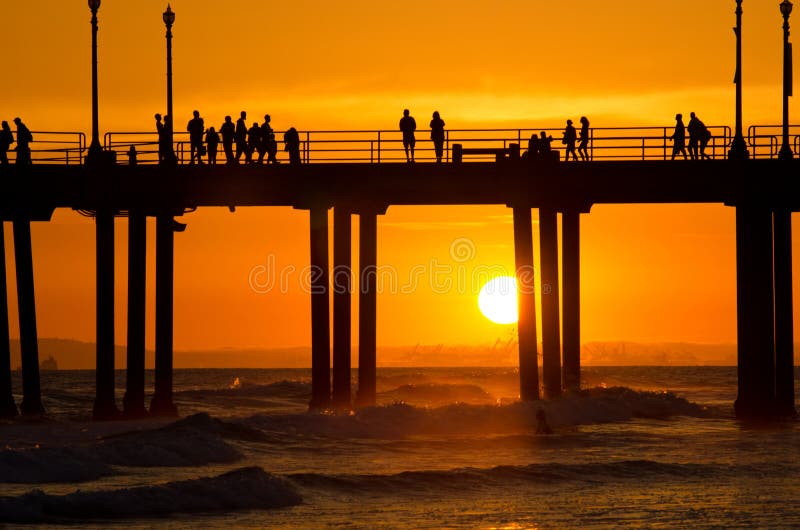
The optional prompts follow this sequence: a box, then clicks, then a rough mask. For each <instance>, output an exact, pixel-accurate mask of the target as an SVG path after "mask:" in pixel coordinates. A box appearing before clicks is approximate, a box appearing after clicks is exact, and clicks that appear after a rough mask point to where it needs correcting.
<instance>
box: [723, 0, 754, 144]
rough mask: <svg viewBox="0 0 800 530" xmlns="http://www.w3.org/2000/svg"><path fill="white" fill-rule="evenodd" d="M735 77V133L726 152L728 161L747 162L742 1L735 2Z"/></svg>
mask: <svg viewBox="0 0 800 530" xmlns="http://www.w3.org/2000/svg"><path fill="white" fill-rule="evenodd" d="M733 32H734V33H735V34H736V75H735V76H734V78H733V82H734V83H735V84H736V132H735V133H734V135H733V142H731V149H730V151H728V158H729V159H730V160H747V159H748V158H750V153H749V152H748V150H747V144H746V143H745V141H744V134H743V133H742V0H736V27H735V28H733Z"/></svg>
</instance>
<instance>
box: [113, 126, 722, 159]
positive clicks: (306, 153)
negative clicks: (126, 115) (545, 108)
mask: <svg viewBox="0 0 800 530" xmlns="http://www.w3.org/2000/svg"><path fill="white" fill-rule="evenodd" d="M709 130H710V131H711V133H712V138H711V140H710V142H709V143H708V147H707V149H706V153H707V154H708V155H709V156H711V157H712V158H715V159H721V158H724V157H725V156H726V154H727V150H728V146H729V145H730V143H731V140H732V135H731V129H730V127H728V126H712V127H709ZM672 131H673V127H671V126H670V127H613V128H612V127H595V128H592V129H590V139H589V144H588V150H589V155H590V158H591V159H592V160H669V159H670V158H671V156H672V141H671V140H670V139H669V137H670V136H671V135H672ZM541 132H545V134H546V135H547V136H550V137H552V138H553V144H552V145H553V148H554V149H557V150H559V151H560V152H561V157H562V159H563V158H564V154H565V146H564V145H563V144H562V142H561V139H562V137H563V129H562V128H558V129H555V128H547V129H448V130H446V131H445V143H444V156H443V161H445V162H447V161H450V160H451V156H452V155H451V150H452V146H453V145H454V144H461V145H462V146H463V147H465V148H470V147H479V148H507V147H508V146H509V145H510V144H513V143H515V144H519V145H520V147H521V150H522V151H523V152H524V151H525V150H526V149H527V147H528V140H529V139H530V137H531V135H533V134H535V135H540V134H541ZM275 136H276V138H277V139H278V140H279V142H278V144H279V151H278V159H279V160H281V159H282V160H284V161H285V160H286V159H287V158H288V156H287V155H286V154H285V153H284V152H283V150H282V149H281V148H282V146H283V142H281V141H280V139H281V138H282V137H283V131H276V133H275ZM416 138H417V142H416V148H415V159H416V160H418V161H420V162H430V161H434V160H435V153H434V149H433V143H432V142H431V140H430V131H429V130H424V129H423V130H418V131H417V132H416ZM174 140H175V145H174V149H175V154H176V156H177V157H178V162H179V163H182V164H185V163H188V162H189V159H190V144H189V135H188V133H186V132H176V133H175V134H174ZM104 147H105V148H106V149H112V150H114V151H117V153H118V156H117V159H118V161H120V162H123V161H124V160H125V157H124V155H125V154H126V153H129V152H130V151H131V147H133V149H135V151H136V159H137V162H138V163H142V164H152V163H157V161H158V138H157V137H156V135H155V133H144V132H109V133H106V135H105V138H104ZM300 151H301V157H302V159H303V162H305V163H320V162H328V163H335V162H362V163H370V164H382V163H392V162H405V160H406V157H405V150H404V148H403V137H402V133H401V132H400V131H395V130H355V131H340V130H320V131H300ZM217 156H218V161H219V162H224V159H225V155H224V152H223V150H222V145H220V146H219V150H218V154H217ZM255 156H256V155H254V157H255ZM470 160H475V161H479V160H493V158H492V157H491V156H489V155H487V156H484V157H482V156H480V155H479V156H476V157H474V158H470Z"/></svg>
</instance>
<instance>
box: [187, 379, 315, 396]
mask: <svg viewBox="0 0 800 530" xmlns="http://www.w3.org/2000/svg"><path fill="white" fill-rule="evenodd" d="M175 396H176V397H182V398H195V399H196V398H213V397H281V398H307V397H309V396H311V383H310V382H307V381H286V380H284V381H277V382H275V383H269V384H266V385H259V384H252V383H248V382H247V381H242V382H241V383H239V384H238V385H237V386H234V387H230V388H217V389H192V390H181V391H178V392H175Z"/></svg>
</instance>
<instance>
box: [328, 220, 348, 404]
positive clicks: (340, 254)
mask: <svg viewBox="0 0 800 530" xmlns="http://www.w3.org/2000/svg"><path fill="white" fill-rule="evenodd" d="M352 261H353V260H352V222H351V215H350V212H349V211H348V210H346V209H343V208H342V207H339V206H337V207H334V209H333V399H332V405H333V407H335V408H336V409H344V410H348V409H350V407H351V406H352V403H351V399H352V398H351V395H350V378H351V373H350V371H351V370H350V368H351V367H350V348H351V337H350V316H351V306H352V303H351V297H352Z"/></svg>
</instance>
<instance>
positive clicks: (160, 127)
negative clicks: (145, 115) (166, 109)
mask: <svg viewBox="0 0 800 530" xmlns="http://www.w3.org/2000/svg"><path fill="white" fill-rule="evenodd" d="M153 117H154V118H155V120H156V134H158V163H159V164H161V163H163V162H164V161H165V160H166V156H167V155H166V152H165V151H164V144H165V141H164V139H165V136H166V134H165V131H164V124H163V123H162V122H161V114H158V113H156V115H155V116H153Z"/></svg>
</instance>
